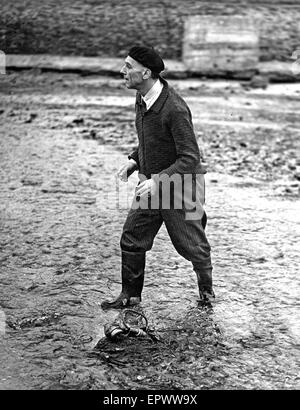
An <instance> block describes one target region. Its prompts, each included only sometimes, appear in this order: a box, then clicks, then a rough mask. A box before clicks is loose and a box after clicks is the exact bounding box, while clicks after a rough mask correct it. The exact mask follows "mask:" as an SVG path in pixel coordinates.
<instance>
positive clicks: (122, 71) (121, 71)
mask: <svg viewBox="0 0 300 410" xmlns="http://www.w3.org/2000/svg"><path fill="white" fill-rule="evenodd" d="M124 68H125V66H124V65H123V67H122V68H121V70H120V73H121V74H125V71H124Z"/></svg>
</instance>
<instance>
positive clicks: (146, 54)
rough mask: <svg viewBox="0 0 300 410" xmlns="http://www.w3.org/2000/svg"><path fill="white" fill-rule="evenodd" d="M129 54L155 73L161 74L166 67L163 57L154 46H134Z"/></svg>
mask: <svg viewBox="0 0 300 410" xmlns="http://www.w3.org/2000/svg"><path fill="white" fill-rule="evenodd" d="M128 55H129V57H131V58H133V59H134V60H135V61H137V62H138V63H140V64H142V65H143V66H145V67H147V68H149V69H150V70H151V71H153V72H154V73H157V74H159V73H160V72H161V71H163V70H164V69H165V65H164V62H163V60H162V58H161V57H160V55H159V54H158V53H157V52H156V51H155V50H154V49H153V48H150V47H141V46H134V47H132V48H131V49H130V50H129V53H128Z"/></svg>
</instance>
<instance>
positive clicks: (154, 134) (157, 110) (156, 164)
mask: <svg viewBox="0 0 300 410" xmlns="http://www.w3.org/2000/svg"><path fill="white" fill-rule="evenodd" d="M160 80H161V81H162V83H163V89H162V91H161V93H160V95H159V97H158V99H157V100H156V101H155V103H154V104H153V105H152V107H150V109H149V110H148V111H147V110H146V107H145V104H144V103H143V100H142V98H141V94H140V93H139V92H137V94H136V104H135V110H136V121H135V124H136V129H137V135H138V140H139V145H138V147H137V148H136V149H135V150H134V151H133V152H132V153H131V154H130V155H129V156H128V158H133V159H134V160H135V161H136V163H137V167H138V170H139V173H140V174H143V175H144V176H146V178H151V176H153V175H157V174H159V175H160V174H167V175H169V176H172V175H173V174H175V173H177V174H204V173H206V170H205V166H204V165H203V164H202V163H201V159H200V152H199V147H198V144H197V141H196V137H195V133H194V129H193V124H192V115H191V112H190V109H189V107H188V106H187V104H186V102H185V101H184V100H183V99H182V97H180V95H179V94H178V93H177V92H176V91H175V90H174V89H173V88H172V87H170V86H169V85H168V83H167V81H165V80H164V79H162V78H160Z"/></svg>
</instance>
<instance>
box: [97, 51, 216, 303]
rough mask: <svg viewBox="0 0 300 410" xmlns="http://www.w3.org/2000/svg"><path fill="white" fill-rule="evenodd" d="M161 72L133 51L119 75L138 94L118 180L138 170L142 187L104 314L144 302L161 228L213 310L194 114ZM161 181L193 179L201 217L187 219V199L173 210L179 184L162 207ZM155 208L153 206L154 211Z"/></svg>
mask: <svg viewBox="0 0 300 410" xmlns="http://www.w3.org/2000/svg"><path fill="white" fill-rule="evenodd" d="M163 70H164V62H163V60H162V59H161V57H160V56H159V54H158V53H157V52H156V51H155V50H154V49H153V48H148V47H139V46H135V47H132V48H131V49H130V51H129V54H128V56H127V58H126V59H125V64H124V66H123V67H122V69H121V71H120V72H121V74H122V75H123V76H124V80H125V85H126V87H127V88H129V89H135V90H137V94H136V128H137V134H138V139H139V145H138V148H137V149H136V150H135V151H134V152H133V153H132V154H131V155H129V157H128V162H127V163H126V165H125V166H123V167H122V168H121V169H120V170H119V173H118V175H119V178H120V179H121V180H123V181H127V177H128V176H129V175H131V174H132V173H133V172H134V171H135V170H138V171H139V179H140V182H139V184H138V186H137V188H136V197H135V199H134V201H133V205H132V208H131V209H130V211H129V214H128V216H127V220H126V222H125V224H124V227H123V233H122V237H121V242H120V245H121V250H122V291H121V294H120V295H119V296H118V297H117V298H116V299H115V300H113V301H105V302H103V303H102V305H101V306H102V308H103V309H110V308H115V309H119V308H123V307H126V306H132V305H136V304H138V303H140V302H141V293H142V289H143V282H144V269H145V260H146V259H145V256H146V252H147V251H149V250H150V249H151V247H152V245H153V241H154V238H155V236H156V234H157V232H158V230H159V229H160V227H161V225H162V223H163V222H164V223H165V225H166V228H167V231H168V234H169V236H170V238H171V241H172V243H173V245H174V247H175V249H176V250H177V252H178V253H179V254H180V255H182V256H183V257H184V258H186V259H187V260H190V261H191V262H192V265H193V268H194V271H195V272H196V275H197V280H198V287H199V296H200V303H201V304H203V305H210V304H211V300H212V298H214V292H213V289H212V265H211V257H210V245H209V243H208V241H207V238H206V235H205V232H204V228H205V224H206V215H205V212H204V211H203V208H202V204H201V203H200V202H202V203H203V202H204V176H203V174H204V173H205V169H204V167H203V165H202V164H201V160H200V152H199V147H198V144H197V141H196V137H195V134H194V130H193V125H192V118H191V112H190V110H189V108H188V106H187V104H186V103H185V101H184V100H183V99H182V98H181V97H180V96H179V95H178V93H177V92H175V90H174V89H172V88H171V87H169V85H168V83H167V81H165V80H164V79H163V78H161V77H160V75H159V74H160V73H161V71H163ZM162 176H164V177H166V178H170V179H172V181H173V182H174V181H175V180H176V177H179V182H180V181H182V180H183V179H185V180H188V177H189V176H190V177H192V178H190V179H189V181H190V182H189V183H186V185H191V186H192V190H193V192H194V191H195V190H196V193H197V192H198V193H199V192H200V197H201V198H200V199H199V198H198V199H197V197H196V201H197V203H196V208H197V209H198V210H199V209H200V211H202V212H200V213H198V216H196V217H188V214H187V211H188V210H189V209H190V207H189V206H188V205H190V203H191V202H193V201H192V200H191V198H190V199H189V200H188V201H186V198H184V201H183V202H184V204H183V207H178V206H177V207H176V206H174V202H175V201H176V200H177V197H178V193H179V194H181V193H182V192H183V191H182V186H181V185H180V183H179V184H178V183H177V187H178V186H179V189H177V188H176V187H175V186H176V183H175V184H174V186H173V190H171V191H172V193H171V196H172V198H171V202H170V203H172V205H170V206H167V207H164V206H162V199H161V196H162V194H164V192H165V191H166V189H164V185H161V184H160V182H161V180H160V177H162ZM195 177H197V178H195ZM198 177H199V178H198ZM191 181H192V183H191ZM177 182H178V179H177ZM189 188H190V187H189ZM189 188H188V190H187V192H189ZM168 192H169V191H168ZM184 192H186V191H184ZM190 192H191V190H190ZM176 196H177V197H176ZM179 196H180V195H179ZM187 196H188V195H185V197H187ZM156 197H159V198H160V199H158V202H156V201H153V199H154V198H156ZM153 202H154V203H155V206H151V205H153ZM139 205H140V206H139Z"/></svg>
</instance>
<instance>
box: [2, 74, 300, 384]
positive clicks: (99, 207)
mask: <svg viewBox="0 0 300 410" xmlns="http://www.w3.org/2000/svg"><path fill="white" fill-rule="evenodd" d="M22 75H23V74H22ZM22 75H21V74H20V76H22ZM44 76H45V77H44V81H45V83H46V85H47V81H48V80H49V78H48V77H47V75H46V74H44ZM50 77H51V76H50ZM76 78H77V77H74V86H75V87H74V90H72V92H69V91H68V89H63V90H61V88H59V85H57V87H58V89H59V90H60V92H61V94H59V95H58V94H57V90H56V89H55V88H54V89H53V93H52V97H51V98H52V99H51V100H50V99H49V98H48V94H47V93H48V91H47V87H45V88H46V90H45V93H46V94H45V95H44V96H43V88H42V87H38V86H37V85H36V86H35V88H32V87H31V86H30V81H29V80H28V79H27V80H28V84H29V85H27V86H26V87H25V86H24V84H22V82H21V80H20V79H19V81H20V83H21V85H20V84H19V85H18V83H17V85H15V86H14V87H15V88H12V89H13V90H15V93H13V95H10V94H9V93H5V95H4V98H3V99H2V100H1V101H2V103H1V109H2V110H3V112H2V114H1V116H2V119H4V127H3V133H2V135H1V141H0V153H1V162H0V164H1V165H0V173H1V182H0V184H1V204H0V210H1V231H0V244H1V254H0V261H1V278H0V283H1V288H0V301H1V310H0V344H1V353H0V358H1V370H0V386H1V388H8V389H13V388H25V389H110V388H113V389H120V388H132V389H138V388H147V389H152V388H156V389H163V388H171V389H172V388H178V389H295V388H299V363H298V359H299V356H298V348H299V337H300V329H299V313H298V312H299V281H298V277H299V275H298V273H299V262H298V251H299V245H298V244H299V233H300V232H299V216H298V214H299V212H298V209H299V199H298V196H297V195H293V196H278V195H277V194H276V192H274V181H275V182H276V181H277V177H276V174H275V173H274V179H269V180H266V181H262V180H261V179H259V178H257V175H256V174H255V173H251V170H250V171H249V170H248V168H247V165H244V164H241V167H240V172H242V174H241V175H237V174H236V172H235V171H232V172H227V173H225V172H218V171H217V167H216V169H215V170H214V171H216V172H209V173H208V174H207V176H206V183H207V203H206V211H207V213H208V217H209V220H208V226H207V236H208V238H209V240H210V243H211V245H212V249H213V263H214V286H215V292H216V296H217V298H216V302H215V305H214V309H213V311H206V310H201V309H199V308H197V289H196V278H195V274H194V272H193V271H192V269H191V266H190V264H189V263H188V262H187V261H185V260H184V259H182V258H181V257H180V256H179V255H178V254H177V253H176V252H175V250H174V249H173V247H172V245H171V244H170V241H169V240H168V236H167V233H166V230H165V228H164V227H163V228H162V229H161V231H160V232H159V234H158V236H157V238H156V240H155V243H154V247H153V249H152V251H151V252H149V254H148V258H147V268H146V278H145V288H144V292H143V301H142V307H143V310H144V312H145V314H146V315H147V317H148V319H149V322H150V325H151V326H152V327H153V328H154V330H155V333H156V334H157V335H158V336H159V338H160V342H157V343H154V342H153V341H151V340H146V339H134V338H130V339H126V340H124V341H122V342H120V343H111V342H109V341H107V340H106V339H105V338H104V331H103V326H104V324H105V323H110V322H112V321H113V320H114V318H115V317H116V315H117V313H116V312H114V311H108V312H103V311H102V310H101V308H100V303H101V301H102V300H103V299H104V298H107V297H111V296H113V295H117V294H118V292H119V290H120V273H119V272H120V266H119V265H120V250H119V238H120V234H121V230H122V224H123V222H124V220H125V217H126V213H127V209H126V208H127V204H128V203H130V200H131V196H132V193H133V190H134V187H135V181H136V175H134V176H133V177H132V178H131V180H130V181H129V182H128V184H127V185H122V184H118V183H117V182H116V179H115V177H114V175H115V172H116V170H117V169H118V167H119V165H120V164H121V163H122V162H124V161H125V160H126V153H127V152H128V151H129V148H131V147H132V146H133V144H134V142H135V133H134V128H133V112H132V111H129V112H127V111H126V110H125V108H124V107H123V108H122V106H125V105H127V104H128V101H129V100H128V99H129V98H130V99H131V101H132V97H131V96H130V97H129V95H128V92H127V91H123V90H122V89H117V90H116V89H114V88H112V90H110V89H106V88H104V89H102V88H101V87H100V91H101V92H102V94H101V96H99V101H100V100H101V101H105V104H99V106H98V105H97V106H96V107H95V106H94V102H91V101H90V100H89V99H88V95H87V94H88V91H87V90H85V89H84V88H83V89H81V88H80V86H77V88H76ZM27 80H26V81H27ZM24 81H25V80H24ZM51 81H53V82H54V83H55V84H56V82H55V81H56V80H55V78H52V77H51ZM68 81H72V77H71V79H70V76H68ZM26 84H27V83H26ZM212 92H213V91H212ZM218 92H220V91H219V90H218ZM16 93H19V94H20V95H21V98H20V99H18V98H17V97H16ZM186 93H188V90H186ZM72 94H77V97H76V98H74V95H72ZM116 94H117V95H116ZM33 97H34V98H33ZM212 97H214V98H215V100H214V101H215V103H218V104H219V106H218V107H216V111H215V117H214V114H213V113H212V112H209V113H208V114H207V115H210V116H211V117H214V118H215V121H218V119H217V113H218V112H221V111H222V107H223V109H224V110H225V109H227V108H226V107H227V106H226V104H227V103H226V99H225V98H223V97H222V95H219V96H218V97H216V96H212ZM207 98H208V99H209V94H208V95H207ZM243 98H244V97H243ZM270 98H271V97H270ZM272 98H274V97H272ZM133 100H134V99H133ZM241 101H242V100H241ZM243 101H244V100H243ZM64 102H67V105H70V106H64V104H63V103H64ZM82 102H83V103H82ZM215 103H214V104H215ZM78 104H79V105H80V107H79V106H78ZM192 106H193V110H194V112H195V122H196V126H197V127H200V126H201V121H200V120H201V118H204V117H205V115H206V114H205V112H203V111H200V108H201V110H203V101H202V100H201V99H200V98H199V107H198V108H197V99H196V98H195V95H194V94H193V99H192ZM211 107H212V106H210V108H209V110H211V109H212V108H211ZM274 107H275V108H274V112H272V104H270V105H268V109H269V110H270V112H271V113H272V114H274V115H276V110H277V108H276V107H277V105H276V104H275V105H274ZM287 108H288V109H289V110H290V107H287ZM235 109H237V110H238V106H237V107H236V108H235ZM243 109H244V108H243ZM197 110H198V111H197ZM196 111H197V112H198V113H200V116H199V115H198V114H197V112H196ZM32 112H33V113H36V114H37V116H36V117H32V116H30V113H32ZM201 112H202V113H201ZM251 115H252V116H253V115H255V116H259V112H258V111H255V113H253V110H252V111H251ZM263 116H264V121H266V122H267V123H268V124H267V125H269V126H270V127H267V129H270V128H271V125H272V120H271V119H268V116H266V115H265V114H264V113H263ZM249 117H250V112H249ZM91 118H92V119H91ZM74 120H75V121H74ZM254 120H257V121H259V118H258V117H257V118H256V117H253V121H254ZM199 121H200V125H199ZM219 121H220V126H221V125H222V124H223V121H224V118H219ZM289 121H291V119H290V117H288V116H287V117H286V118H285V123H283V122H277V123H276V126H277V127H279V128H280V132H284V130H286V129H287V128H288V127H290V126H294V127H295V126H296V128H297V127H298V125H299V124H298V123H297V122H296V123H295V119H293V121H292V122H289ZM206 126H207V127H208V128H207V129H205V127H206ZM210 126H211V125H202V128H201V132H202V131H203V132H205V131H210V128H209V127H210ZM230 127H232V129H234V127H235V125H234V120H232V121H230V120H229V119H228V118H227V119H226V130H227V131H226V130H225V131H224V133H225V132H226V133H227V134H226V136H227V135H229V134H230V132H231V129H230ZM93 130H96V134H93V133H92V132H91V131H93ZM249 132H250V131H249ZM268 132H269V131H268ZM224 135H225V134H224ZM290 135H292V134H288V136H290ZM268 138H272V134H268V133H266V135H265V139H266V140H268ZM225 141H226V139H225ZM204 144H207V141H206V140H204ZM289 144H290V146H291V152H292V151H293V149H294V150H295V149H296V146H297V143H296V141H294V140H293V139H290V140H289ZM206 148H207V149H208V148H209V146H208V145H206ZM239 149H242V148H238V152H240V151H239ZM211 151H212V154H211V155H216V154H215V152H214V151H213V149H212V150H211ZM223 155H224V154H223ZM214 158H215V159H214V160H215V161H216V163H217V162H218V158H222V154H218V155H217V156H215V157H214ZM226 158H227V157H226ZM227 159H228V158H227ZM227 159H226V160H227ZM258 160H259V158H258ZM226 166H227V169H229V168H228V166H229V165H228V164H227V165H226ZM260 172H261V173H263V172H264V169H263V170H261V171H260ZM247 173H248V174H249V176H245V175H247ZM293 192H296V191H295V190H294V191H293ZM99 340H101V342H100V344H99V345H98V349H94V347H95V346H96V344H97V343H98V341H99Z"/></svg>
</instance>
